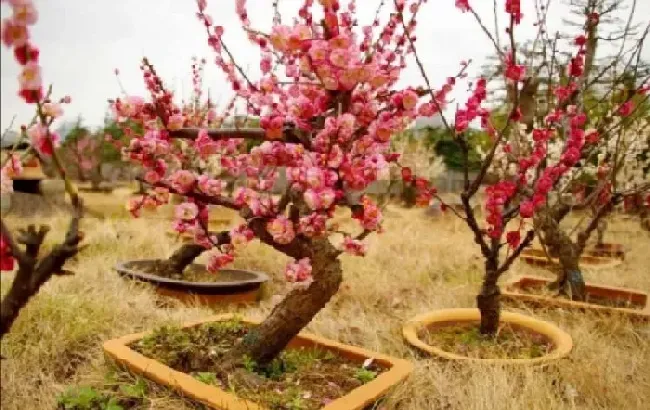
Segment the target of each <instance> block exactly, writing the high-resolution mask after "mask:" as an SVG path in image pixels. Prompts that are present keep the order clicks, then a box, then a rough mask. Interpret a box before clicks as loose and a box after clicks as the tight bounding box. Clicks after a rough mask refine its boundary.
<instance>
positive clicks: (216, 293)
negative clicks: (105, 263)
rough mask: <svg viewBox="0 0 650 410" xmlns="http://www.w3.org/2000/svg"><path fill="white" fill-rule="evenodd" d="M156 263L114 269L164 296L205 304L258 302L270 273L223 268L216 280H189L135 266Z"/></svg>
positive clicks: (136, 262)
mask: <svg viewBox="0 0 650 410" xmlns="http://www.w3.org/2000/svg"><path fill="white" fill-rule="evenodd" d="M154 262H155V260H153V259H140V260H133V261H128V262H122V263H118V264H117V265H116V266H115V270H116V271H117V272H118V273H119V274H120V276H122V277H125V278H129V279H133V280H137V281H139V282H144V283H149V284H152V285H154V286H155V288H156V291H157V292H158V293H159V294H161V295H164V296H169V297H173V298H175V299H178V300H180V301H182V302H184V303H190V304H199V305H206V306H216V305H223V304H227V303H251V302H255V301H258V300H259V299H260V297H261V286H262V284H263V283H264V282H266V281H268V280H269V278H268V276H267V275H265V274H263V273H260V272H252V271H246V270H237V269H222V270H220V271H219V272H218V273H216V274H215V275H216V276H217V280H215V281H210V282H190V281H185V280H179V279H171V278H166V277H162V276H157V275H154V274H150V273H146V272H142V271H140V270H138V268H137V266H134V265H146V264H148V263H154ZM188 268H190V269H199V270H200V269H203V270H205V266H204V265H200V264H192V265H190V266H189V267H188Z"/></svg>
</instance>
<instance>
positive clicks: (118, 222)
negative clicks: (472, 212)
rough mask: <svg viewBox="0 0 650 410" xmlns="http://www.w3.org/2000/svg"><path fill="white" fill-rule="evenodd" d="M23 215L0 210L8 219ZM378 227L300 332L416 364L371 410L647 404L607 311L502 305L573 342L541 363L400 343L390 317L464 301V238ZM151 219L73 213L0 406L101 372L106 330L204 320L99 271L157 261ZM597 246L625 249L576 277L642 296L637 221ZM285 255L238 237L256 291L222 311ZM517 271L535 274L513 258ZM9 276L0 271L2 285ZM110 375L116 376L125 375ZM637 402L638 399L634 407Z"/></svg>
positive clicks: (12, 347)
mask: <svg viewBox="0 0 650 410" xmlns="http://www.w3.org/2000/svg"><path fill="white" fill-rule="evenodd" d="M26 222H27V221H26V220H21V219H17V218H11V217H9V218H8V223H10V224H11V226H17V225H22V224H24V223H26ZM47 222H48V223H51V224H52V226H53V228H54V229H53V232H52V235H51V237H50V238H49V243H53V241H55V240H57V239H60V237H61V236H62V235H63V231H64V229H65V225H66V220H65V218H62V217H53V218H51V219H48V220H47ZM385 227H386V231H387V232H386V233H385V234H382V235H380V236H376V235H373V236H371V237H370V238H369V239H368V242H369V243H370V245H371V246H370V251H369V254H368V255H367V256H366V257H365V258H354V257H348V256H344V257H343V266H344V274H345V282H344V284H343V286H342V289H341V291H340V292H339V294H337V295H336V296H335V298H334V299H333V300H332V302H331V303H330V304H329V305H328V306H327V307H326V308H325V309H324V310H323V311H322V312H321V313H320V314H319V315H318V316H317V317H316V318H315V319H314V320H313V321H312V323H311V324H310V325H309V327H308V330H309V331H311V332H314V333H316V334H319V335H322V336H325V337H328V338H332V339H336V340H339V341H341V342H344V343H349V344H353V345H358V346H363V347H365V348H368V349H371V350H376V351H380V352H383V353H387V354H390V355H394V356H398V357H404V358H407V359H409V360H412V361H414V362H415V363H416V370H415V371H414V373H413V374H412V376H411V377H410V378H409V379H408V380H407V381H406V382H405V383H404V384H402V385H401V386H399V387H398V388H397V389H396V390H395V391H394V392H393V393H392V394H391V395H390V396H389V397H388V399H387V401H385V402H384V404H383V406H384V407H383V408H385V409H413V410H426V409H464V410H465V409H468V410H469V409H475V410H479V409H486V410H487V409H540V410H542V409H543V410H548V409H644V408H647V403H648V402H650V326H649V325H647V324H646V325H639V324H632V323H630V322H629V321H627V320H626V319H624V318H621V317H608V316H599V315H595V314H583V313H570V312H568V311H562V310H529V309H528V308H525V307H523V306H510V307H509V309H510V310H515V311H524V312H526V313H528V314H531V315H535V316H537V317H540V318H543V319H547V320H550V321H553V322H555V323H557V324H558V325H559V326H561V327H562V328H563V329H565V330H567V331H568V332H569V333H570V334H571V335H572V336H573V339H574V343H575V346H574V350H573V352H572V353H571V355H570V357H569V358H567V359H565V360H563V361H560V362H558V363H556V364H553V365H551V366H549V367H546V368H527V367H507V366H493V365H490V366H485V365H468V364H459V363H449V362H442V361H439V360H436V359H433V358H429V357H426V356H423V355H421V354H419V353H418V352H417V351H415V350H413V349H411V348H410V347H408V346H407V345H405V343H404V341H403V340H402V337H401V325H402V324H403V323H404V321H406V320H408V319H409V318H411V317H413V316H415V315H417V314H420V313H424V312H427V311H430V310H432V309H439V308H449V307H471V306H474V295H475V293H476V292H477V289H478V286H479V283H480V279H481V259H480V258H479V255H478V252H477V248H476V246H475V245H474V244H473V241H472V240H471V236H470V235H469V233H468V232H467V230H466V229H465V226H464V225H463V224H462V222H460V221H456V220H455V219H453V218H452V217H451V216H446V215H445V216H437V217H432V216H426V214H425V213H424V211H422V210H419V209H414V210H403V209H399V208H397V207H389V209H388V212H386V223H385ZM167 229H169V223H168V222H165V221H162V220H152V219H141V220H129V219H105V220H93V219H87V220H85V221H84V230H85V232H86V234H87V236H86V242H87V243H88V244H89V246H88V248H86V249H85V250H84V252H83V253H82V254H81V255H80V256H79V257H78V259H77V260H76V261H73V262H71V263H70V267H71V268H72V269H73V270H74V271H75V272H76V275H75V276H72V277H60V278H55V279H53V280H51V281H50V282H49V283H48V284H46V285H45V286H44V288H43V289H42V290H41V292H40V294H39V295H38V296H37V297H36V298H34V300H33V301H32V302H31V303H30V304H29V306H28V307H27V308H26V309H25V310H24V311H23V312H22V313H21V315H20V317H19V319H18V320H17V321H16V323H15V325H14V327H13V329H12V331H11V333H10V334H9V335H8V336H6V337H5V339H4V340H3V342H2V355H3V356H4V357H6V359H5V360H2V376H1V389H2V390H1V393H2V394H1V397H2V399H1V400H2V401H1V407H2V409H5V410H19V409H20V410H22V409H52V408H53V406H54V404H55V401H56V396H57V395H58V394H60V393H61V392H63V391H64V390H65V389H66V387H67V386H71V385H76V384H83V385H100V384H103V383H105V382H106V377H107V374H109V373H111V374H112V376H111V378H113V379H114V378H115V377H116V376H115V373H114V372H113V371H112V370H111V366H110V365H109V364H107V363H105V361H104V358H103V355H102V350H101V343H102V341H104V340H107V339H109V338H112V337H116V336H122V335H124V334H127V333H132V332H138V331H142V330H147V329H150V328H152V327H154V326H156V325H160V324H167V323H181V322H183V321H188V320H194V319H198V318H202V317H205V316H208V315H210V314H213V312H211V311H209V310H207V309H203V308H195V307H183V306H180V305H178V304H176V303H174V302H167V303H161V300H159V299H158V298H157V297H156V296H155V294H154V292H153V291H152V290H151V289H149V288H147V287H143V286H140V285H136V284H133V283H129V282H126V281H124V280H122V279H120V278H119V277H118V276H117V274H116V273H115V272H114V271H113V270H112V269H111V268H112V266H113V265H114V264H115V263H116V262H118V261H122V260H125V259H133V258H145V257H146V258H150V257H163V256H167V255H169V254H170V252H172V250H173V249H174V248H175V247H176V246H178V243H177V242H175V240H174V239H173V238H170V237H167V236H166V235H164V234H163V233H164V232H165V231H166V230H167ZM611 229H612V230H613V231H616V230H618V231H619V233H617V234H615V235H616V236H611V237H609V238H608V239H609V241H615V242H620V243H623V244H625V246H626V249H627V250H628V253H627V257H626V260H625V263H624V264H623V265H622V266H620V267H618V268H616V269H614V270H593V271H585V276H586V278H587V280H590V281H594V282H600V283H604V284H610V285H618V286H627V287H632V288H636V289H641V290H644V291H649V290H650V275H648V264H649V263H650V254H649V253H648V249H650V238H648V236H646V235H645V233H639V234H638V235H637V234H626V233H625V232H626V231H629V232H632V233H634V232H637V231H638V229H639V228H638V223H636V224H635V223H634V222H617V223H612V226H611ZM285 263H286V258H285V257H284V256H282V255H280V254H278V253H277V252H275V251H273V250H271V249H269V248H268V247H265V246H262V245H259V244H257V243H252V244H251V245H250V246H249V247H248V248H247V249H246V251H245V252H244V254H243V255H242V257H240V258H239V259H238V260H237V261H236V266H237V267H240V268H248V269H253V270H262V271H265V272H268V273H269V274H270V275H271V276H273V277H274V279H273V281H272V284H271V285H270V287H269V296H268V297H267V298H266V299H265V300H264V301H263V302H262V303H261V304H260V305H259V306H255V307H250V308H224V309H223V310H221V312H226V311H230V312H232V311H234V310H236V311H238V312H241V313H244V314H245V315H247V316H250V317H253V318H262V317H264V315H266V314H267V313H268V312H269V310H270V308H271V307H272V304H273V303H274V302H275V301H277V300H278V298H279V295H282V294H283V292H285V290H286V288H285V284H284V282H283V280H282V272H283V268H284V265H285ZM518 273H534V274H544V271H542V270H539V269H538V268H531V267H528V266H526V265H524V264H522V263H516V264H515V265H514V266H513V268H512V269H511V272H510V273H509V274H508V276H507V277H506V278H504V280H505V279H507V278H508V277H510V276H512V275H514V274H518ZM11 279H12V274H2V290H3V291H6V290H7V286H8V284H9V283H10V280H11ZM118 376H119V377H118V378H121V379H122V380H124V379H128V378H129V376H128V375H126V374H119V375H118ZM147 386H148V387H147V393H146V397H147V399H146V400H145V404H144V405H143V406H142V408H146V409H165V410H171V409H193V408H197V406H196V405H195V404H193V403H191V402H189V401H187V400H185V399H183V398H181V397H178V396H176V395H174V394H173V393H171V392H169V391H167V390H165V389H161V388H156V387H155V385H152V384H148V385H147ZM643 403H646V404H645V405H644V404H643Z"/></svg>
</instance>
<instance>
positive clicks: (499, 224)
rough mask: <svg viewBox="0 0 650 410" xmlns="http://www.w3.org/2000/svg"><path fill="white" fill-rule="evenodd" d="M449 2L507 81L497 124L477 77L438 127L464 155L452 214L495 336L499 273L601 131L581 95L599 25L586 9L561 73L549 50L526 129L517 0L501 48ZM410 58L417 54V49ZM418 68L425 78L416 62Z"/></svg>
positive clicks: (611, 118)
mask: <svg viewBox="0 0 650 410" xmlns="http://www.w3.org/2000/svg"><path fill="white" fill-rule="evenodd" d="M456 5H457V7H458V8H460V9H461V10H462V11H463V12H469V13H470V14H471V15H472V16H473V17H474V18H475V19H476V20H477V21H478V23H479V24H480V26H481V27H482V29H483V30H484V32H485V33H486V34H487V36H488V37H489V39H490V40H491V42H492V43H493V45H494V47H495V51H496V52H497V54H498V55H499V57H500V58H501V61H502V64H503V65H504V67H505V68H504V70H502V75H503V77H504V78H503V81H505V82H506V84H508V90H509V92H508V93H506V97H505V98H506V105H505V107H506V109H507V111H506V116H505V121H503V124H502V125H501V124H499V125H498V126H497V125H496V123H497V121H495V120H496V119H497V118H498V115H497V114H499V113H498V112H494V111H493V110H490V109H488V108H487V107H486V98H487V94H488V93H487V89H488V82H487V80H486V79H484V78H479V79H478V80H477V81H476V82H475V83H474V84H473V91H472V95H471V97H470V98H469V99H468V101H467V103H466V104H465V106H464V107H463V108H461V109H458V110H457V111H456V115H455V123H454V124H453V128H452V126H451V125H449V123H448V122H447V120H446V119H444V124H445V126H446V127H447V128H448V130H449V131H450V132H453V133H454V135H455V138H454V141H455V142H456V143H457V144H458V145H459V146H460V148H461V150H462V152H463V156H464V166H463V168H464V171H463V172H464V176H465V177H464V188H463V191H462V192H461V194H460V200H461V202H462V204H463V209H464V212H462V213H460V212H458V213H456V215H457V216H458V217H459V218H461V219H462V220H463V221H465V222H466V224H467V226H468V227H469V228H470V229H471V231H472V233H473V235H474V241H475V242H476V244H477V245H478V246H479V247H480V250H481V255H482V256H483V258H484V261H485V268H484V269H485V271H484V277H483V284H482V286H481V291H480V293H479V295H478V296H477V305H478V308H479V310H480V313H481V323H480V332H481V333H482V334H488V335H494V334H495V333H496V332H497V329H498V325H499V315H500V300H499V299H500V290H499V286H498V281H499V278H500V277H501V276H502V275H503V274H504V273H505V272H507V271H508V269H509V268H510V266H511V265H512V263H513V262H514V261H515V260H516V259H517V258H518V257H519V255H520V254H521V252H522V251H523V250H524V248H526V247H527V246H529V245H530V244H531V242H532V241H533V239H534V237H535V224H534V221H535V216H536V215H538V214H540V213H542V212H545V210H546V209H547V204H548V203H549V198H550V197H551V196H552V192H553V190H554V189H555V188H556V187H557V186H558V185H559V184H561V181H563V179H562V177H563V176H565V175H566V174H567V173H568V172H570V171H571V169H572V168H574V167H579V166H580V160H581V158H583V156H586V155H587V153H588V152H590V151H591V150H592V149H594V147H596V146H598V141H600V139H601V138H602V135H603V134H605V132H604V131H605V130H601V131H600V132H598V131H597V130H589V129H587V128H586V126H587V125H588V124H587V121H586V117H587V113H588V110H587V108H586V107H585V104H584V103H585V94H584V92H583V91H584V88H585V81H586V80H585V74H584V73H585V60H586V57H587V54H588V53H587V44H588V41H587V36H588V35H589V31H590V30H591V28H592V27H593V25H597V24H598V15H597V14H594V13H591V14H589V16H587V19H586V22H585V25H584V27H583V30H584V32H583V33H582V34H579V35H577V36H574V37H573V38H572V40H571V43H572V44H571V45H570V47H571V53H570V55H569V59H568V62H567V63H566V71H564V70H563V71H560V70H558V69H557V67H558V66H561V65H562V64H563V61H560V58H561V57H560V56H559V55H558V54H557V53H554V52H552V51H551V52H549V53H550V55H551V56H552V59H553V61H554V64H553V65H554V67H555V69H553V70H549V73H548V75H550V76H552V78H553V79H554V81H553V83H554V84H555V87H554V88H553V93H554V96H555V104H554V105H553V106H551V105H550V104H548V105H546V111H545V112H544V113H543V114H542V115H541V117H542V118H543V121H541V122H537V121H533V122H532V128H531V127H530V126H529V125H530V124H526V123H524V121H523V120H524V119H527V118H529V115H528V113H527V112H526V110H529V109H540V108H542V107H540V106H539V105H536V104H525V105H524V106H522V105H521V103H522V99H521V97H522V93H524V92H526V90H527V89H528V88H527V86H526V84H528V83H529V82H530V81H531V79H530V77H528V76H527V73H529V72H530V71H533V73H534V70H529V67H526V66H525V65H524V63H523V61H521V60H520V57H521V56H520V54H519V53H518V49H517V41H516V35H515V33H516V31H517V28H518V26H519V25H520V24H521V22H522V21H523V15H522V13H521V8H520V2H519V0H507V1H505V12H506V16H507V21H508V24H507V29H506V34H507V41H508V43H507V44H508V45H507V46H505V47H502V45H501V38H500V34H501V33H499V31H498V27H497V29H496V30H497V31H496V33H492V32H490V30H489V29H487V27H486V25H485V24H483V22H482V20H481V17H480V16H479V15H478V13H476V12H475V11H474V10H473V9H472V7H471V5H470V4H469V2H468V1H467V0H459V1H457V2H456ZM495 13H496V10H495ZM540 16H541V18H539V19H538V21H537V22H536V25H537V26H538V34H537V36H538V37H539V38H540V39H542V40H543V41H545V42H546V43H548V42H549V41H550V42H551V44H552V43H553V42H554V40H548V39H547V38H546V36H547V34H546V33H547V32H546V25H545V16H546V12H544V13H541V14H540ZM402 21H403V20H402ZM497 21H498V19H497ZM542 40H540V41H542ZM550 49H552V50H553V49H554V48H553V47H550ZM415 57H416V59H418V57H417V53H416V54H415ZM418 60H419V59H418ZM418 66H419V68H420V70H421V72H422V75H423V76H424V78H425V80H426V81H427V83H429V81H428V78H427V76H426V72H425V70H424V67H423V65H422V64H418ZM644 92H645V89H639V90H635V92H634V93H632V94H637V93H644ZM630 97H631V96H630ZM433 101H436V100H435V99H433ZM623 104H625V103H623ZM623 104H622V106H624V105H623ZM622 114H625V109H623V110H621V109H620V107H619V109H617V110H614V111H613V112H610V113H608V115H607V118H608V123H609V124H612V122H616V123H618V122H619V121H620V119H621V117H622V116H623V115H622ZM443 118H444V117H443ZM475 120H480V123H481V126H482V128H483V129H484V130H485V132H487V133H488V135H490V136H491V142H490V144H489V147H488V149H487V153H486V155H485V156H484V158H483V159H482V161H481V165H480V168H479V171H478V175H477V176H476V177H475V178H470V177H469V166H470V163H471V161H470V159H469V150H470V146H471V143H470V141H469V140H468V139H469V138H470V137H469V134H468V132H467V130H468V129H469V125H470V123H472V122H473V121H475ZM555 141H558V143H557V147H558V148H557V150H558V152H556V153H553V152H551V149H550V148H549V144H551V143H553V142H555ZM490 170H492V172H493V173H494V174H495V175H497V176H498V177H499V178H500V180H499V181H498V182H495V183H491V184H488V185H487V186H486V188H485V199H484V201H485V203H484V208H485V212H486V220H485V224H482V223H481V222H479V221H478V220H477V217H476V215H475V213H474V211H473V209H472V207H471V205H470V200H471V199H472V198H473V197H474V196H475V195H476V194H477V192H478V191H479V187H480V186H481V184H483V183H484V182H485V178H486V175H487V174H488V171H490ZM420 195H423V196H430V197H431V196H434V197H435V196H436V195H435V190H432V189H430V188H423V189H422V190H421V193H420ZM438 199H439V198H438Z"/></svg>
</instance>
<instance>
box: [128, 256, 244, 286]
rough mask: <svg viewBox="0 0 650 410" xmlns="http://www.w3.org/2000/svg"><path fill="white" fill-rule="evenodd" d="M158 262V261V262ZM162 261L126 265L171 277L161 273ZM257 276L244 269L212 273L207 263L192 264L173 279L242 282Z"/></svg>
mask: <svg viewBox="0 0 650 410" xmlns="http://www.w3.org/2000/svg"><path fill="white" fill-rule="evenodd" d="M156 262H158V263H156ZM160 262H161V261H155V262H153V261H137V262H130V263H128V264H127V265H126V267H127V268H129V269H133V270H135V271H138V272H142V273H147V274H150V275H155V276H160V277H165V278H166V277H169V276H168V275H163V274H161V271H162V269H161V265H160ZM255 278H256V276H255V275H253V274H250V273H246V272H244V271H236V270H222V271H219V272H218V273H211V272H208V270H207V269H206V268H205V265H201V264H191V265H189V266H188V267H187V268H185V270H184V271H183V272H182V274H178V275H175V276H173V277H171V279H177V280H184V281H187V282H195V283H198V282H241V281H243V280H251V279H255Z"/></svg>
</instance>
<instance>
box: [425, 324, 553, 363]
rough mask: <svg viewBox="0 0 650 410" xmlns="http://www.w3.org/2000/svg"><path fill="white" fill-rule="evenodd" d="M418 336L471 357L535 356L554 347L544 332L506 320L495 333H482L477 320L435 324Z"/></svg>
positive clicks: (455, 352) (505, 357)
mask: <svg viewBox="0 0 650 410" xmlns="http://www.w3.org/2000/svg"><path fill="white" fill-rule="evenodd" d="M418 336H419V337H420V339H421V340H422V341H424V342H425V343H427V344H429V345H430V346H435V347H438V348H440V349H442V350H444V351H446V352H449V353H454V354H457V355H460V356H467V357H471V358H474V359H534V358H537V357H542V356H544V355H546V354H547V353H549V352H550V351H551V350H552V349H553V344H552V343H551V342H550V340H548V339H547V338H546V337H545V336H543V335H540V334H535V333H532V332H530V331H527V330H524V329H520V328H517V327H514V326H512V325H510V324H508V323H503V324H501V325H500V326H499V330H498V331H497V334H496V335H495V336H489V335H483V334H481V332H480V331H479V324H478V323H468V324H443V325H438V326H434V327H429V328H427V329H423V330H421V331H420V332H419V335H418Z"/></svg>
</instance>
